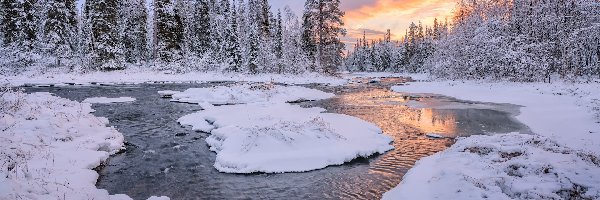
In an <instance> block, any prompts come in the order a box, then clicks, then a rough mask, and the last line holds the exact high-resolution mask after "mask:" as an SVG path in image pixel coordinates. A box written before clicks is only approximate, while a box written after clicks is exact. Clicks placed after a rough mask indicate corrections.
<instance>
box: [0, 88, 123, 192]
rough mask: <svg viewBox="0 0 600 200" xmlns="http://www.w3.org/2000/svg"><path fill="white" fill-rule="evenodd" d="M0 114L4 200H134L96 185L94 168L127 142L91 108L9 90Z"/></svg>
mask: <svg viewBox="0 0 600 200" xmlns="http://www.w3.org/2000/svg"><path fill="white" fill-rule="evenodd" d="M0 111H1V112H0V127H2V128H1V129H2V134H0V199H131V198H129V197H127V196H126V195H109V194H108V192H107V191H106V190H102V189H97V188H96V186H95V184H96V179H97V178H98V174H97V173H96V171H94V170H93V169H94V168H96V167H98V166H100V165H101V164H102V163H103V162H104V161H106V159H107V158H108V157H109V156H110V155H112V154H115V153H117V152H118V151H120V150H122V149H123V148H124V146H123V145H124V144H123V135H122V134H121V133H119V132H117V130H115V129H114V128H112V127H107V124H108V120H107V119H106V118H100V117H95V116H93V115H92V114H90V113H91V112H93V109H92V108H91V106H90V104H86V103H78V102H74V101H70V100H67V99H62V98H59V97H56V96H53V95H51V94H50V93H33V94H24V93H20V92H7V93H3V94H2V95H1V96H0Z"/></svg>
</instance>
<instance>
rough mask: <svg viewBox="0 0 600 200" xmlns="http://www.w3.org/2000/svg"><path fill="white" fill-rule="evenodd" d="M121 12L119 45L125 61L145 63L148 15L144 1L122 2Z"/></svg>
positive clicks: (125, 0) (126, 0)
mask: <svg viewBox="0 0 600 200" xmlns="http://www.w3.org/2000/svg"><path fill="white" fill-rule="evenodd" d="M121 12H122V13H121V15H122V18H121V26H123V29H122V30H123V32H122V36H121V43H122V46H123V56H124V58H125V61H126V62H129V63H138V62H141V61H146V59H147V56H148V49H147V48H148V44H147V15H148V13H147V11H146V5H145V0H124V1H123V2H122V9H121Z"/></svg>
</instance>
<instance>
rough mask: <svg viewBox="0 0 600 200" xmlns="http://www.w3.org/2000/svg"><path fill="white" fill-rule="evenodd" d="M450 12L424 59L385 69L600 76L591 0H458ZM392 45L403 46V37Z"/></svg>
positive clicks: (499, 76)
mask: <svg viewBox="0 0 600 200" xmlns="http://www.w3.org/2000/svg"><path fill="white" fill-rule="evenodd" d="M454 14H455V15H454V17H453V20H452V25H451V27H449V29H448V33H447V34H443V35H442V36H441V37H440V38H439V39H437V40H436V39H433V40H431V44H432V45H431V47H430V48H431V49H429V47H426V48H425V49H429V50H430V51H429V53H428V54H425V56H424V57H426V59H425V61H424V62H422V63H420V62H415V63H416V64H417V66H416V67H417V69H416V70H415V68H414V67H415V66H414V63H410V62H409V63H408V64H407V63H406V62H404V63H402V62H400V64H398V65H394V66H393V67H392V68H391V69H385V70H389V71H400V72H430V73H431V74H432V75H434V76H436V77H439V78H448V79H494V80H510V81H545V82H551V81H552V80H553V77H557V78H563V79H570V80H575V79H581V78H583V79H588V78H598V77H600V61H599V60H600V2H599V1H597V0H561V1H540V0H463V1H459V3H458V4H457V8H456V10H455V13H454ZM404 40H406V39H404ZM427 43H428V42H426V44H427ZM392 46H394V48H396V49H397V51H399V52H403V51H407V50H406V49H407V48H406V47H405V46H406V42H402V43H399V44H395V45H392ZM355 52H359V51H355ZM354 54H356V53H354ZM400 55H402V54H400ZM353 57H355V56H354V55H351V56H349V57H348V58H349V59H351V58H353ZM401 58H402V59H405V60H406V58H404V57H401ZM349 62H350V61H349Z"/></svg>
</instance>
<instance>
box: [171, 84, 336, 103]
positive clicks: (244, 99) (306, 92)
mask: <svg viewBox="0 0 600 200" xmlns="http://www.w3.org/2000/svg"><path fill="white" fill-rule="evenodd" d="M163 93H165V92H164V91H163ZM170 93H172V98H173V100H172V101H175V102H183V103H196V104H200V103H209V104H213V105H225V104H241V103H256V102H294V101H305V100H321V99H327V98H331V97H333V96H334V95H333V94H330V93H326V92H323V91H320V90H315V89H309V88H305V87H300V86H281V85H274V84H237V85H233V86H217V87H210V88H190V89H187V90H186V91H184V92H180V93H174V92H170Z"/></svg>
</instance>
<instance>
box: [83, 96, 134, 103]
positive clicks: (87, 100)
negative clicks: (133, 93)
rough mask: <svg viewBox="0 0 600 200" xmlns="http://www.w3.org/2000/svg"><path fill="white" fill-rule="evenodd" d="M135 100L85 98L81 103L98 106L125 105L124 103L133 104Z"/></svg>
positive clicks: (126, 98)
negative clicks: (108, 104) (109, 104)
mask: <svg viewBox="0 0 600 200" xmlns="http://www.w3.org/2000/svg"><path fill="white" fill-rule="evenodd" d="M134 101H135V98H132V97H119V98H107V97H94V98H87V99H85V100H83V103H98V104H107V103H126V102H134Z"/></svg>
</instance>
